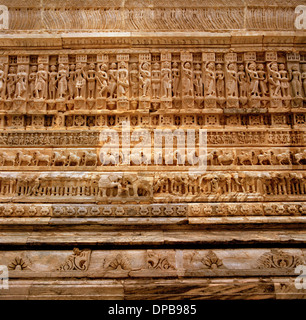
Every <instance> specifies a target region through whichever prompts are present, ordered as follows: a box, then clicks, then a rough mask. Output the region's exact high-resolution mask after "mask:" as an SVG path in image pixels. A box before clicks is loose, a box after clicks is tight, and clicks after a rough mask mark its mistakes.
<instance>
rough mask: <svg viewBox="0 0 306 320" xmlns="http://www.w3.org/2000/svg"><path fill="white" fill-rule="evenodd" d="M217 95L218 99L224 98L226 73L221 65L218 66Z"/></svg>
mask: <svg viewBox="0 0 306 320" xmlns="http://www.w3.org/2000/svg"><path fill="white" fill-rule="evenodd" d="M216 93H217V97H218V98H223V97H224V72H223V70H222V65H221V64H220V63H218V64H217V66H216Z"/></svg>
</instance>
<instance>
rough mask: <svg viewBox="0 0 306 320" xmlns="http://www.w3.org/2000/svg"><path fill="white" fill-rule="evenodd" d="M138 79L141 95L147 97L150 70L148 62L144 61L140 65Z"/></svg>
mask: <svg viewBox="0 0 306 320" xmlns="http://www.w3.org/2000/svg"><path fill="white" fill-rule="evenodd" d="M139 80H140V82H141V88H142V96H143V97H147V96H148V95H149V91H150V86H151V72H150V64H149V63H148V62H146V61H145V62H143V63H142V64H141V65H140V76H139Z"/></svg>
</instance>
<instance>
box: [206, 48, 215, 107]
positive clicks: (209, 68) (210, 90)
mask: <svg viewBox="0 0 306 320" xmlns="http://www.w3.org/2000/svg"><path fill="white" fill-rule="evenodd" d="M203 69H204V71H203V72H204V106H205V108H216V106H217V104H216V73H215V54H214V53H205V52H204V53H203Z"/></svg>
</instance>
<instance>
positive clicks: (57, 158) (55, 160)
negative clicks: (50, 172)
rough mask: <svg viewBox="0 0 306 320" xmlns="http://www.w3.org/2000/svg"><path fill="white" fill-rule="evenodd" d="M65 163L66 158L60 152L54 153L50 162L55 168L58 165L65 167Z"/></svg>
mask: <svg viewBox="0 0 306 320" xmlns="http://www.w3.org/2000/svg"><path fill="white" fill-rule="evenodd" d="M66 161H67V157H66V156H65V155H63V154H62V153H61V152H58V151H54V153H53V155H52V160H51V166H56V165H58V164H61V165H65V163H66Z"/></svg>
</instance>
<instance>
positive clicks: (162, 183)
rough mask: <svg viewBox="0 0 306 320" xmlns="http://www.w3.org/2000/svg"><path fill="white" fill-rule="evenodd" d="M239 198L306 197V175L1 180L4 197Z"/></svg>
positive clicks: (94, 176)
mask: <svg viewBox="0 0 306 320" xmlns="http://www.w3.org/2000/svg"><path fill="white" fill-rule="evenodd" d="M166 194H167V195H172V196H201V195H205V196H218V195H226V194H228V195H237V194H257V195H259V196H260V195H305V194H306V172H272V173H270V172H239V173H238V172H236V173H207V174H204V175H191V174H181V175H178V174H171V173H167V174H156V175H155V177H154V179H153V177H139V176H138V175H137V174H131V173H124V174H122V173H109V174H103V175H97V174H91V175H90V174H88V175H87V176H86V177H82V175H80V176H78V175H75V176H70V177H68V176H63V177H59V176H43V175H42V176H22V175H21V176H19V177H12V176H0V195H3V196H40V197H44V196H61V197H69V196H79V197H92V196H93V197H104V198H105V197H106V198H114V197H115V198H116V197H117V198H120V197H122V198H129V197H152V196H153V195H160V196H163V195H166Z"/></svg>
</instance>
